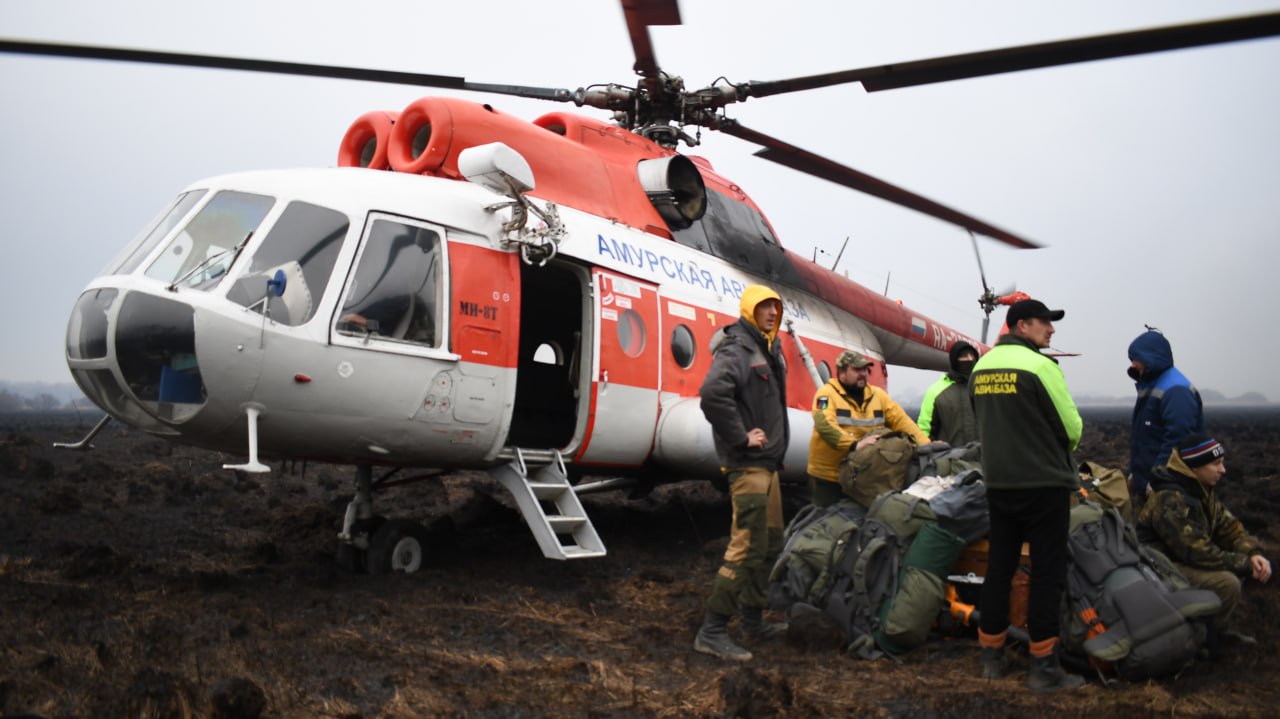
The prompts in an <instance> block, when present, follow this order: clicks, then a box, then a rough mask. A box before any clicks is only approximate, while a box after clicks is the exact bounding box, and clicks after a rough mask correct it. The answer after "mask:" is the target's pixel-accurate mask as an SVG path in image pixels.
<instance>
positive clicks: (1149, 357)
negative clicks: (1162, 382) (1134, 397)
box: [1129, 330, 1173, 381]
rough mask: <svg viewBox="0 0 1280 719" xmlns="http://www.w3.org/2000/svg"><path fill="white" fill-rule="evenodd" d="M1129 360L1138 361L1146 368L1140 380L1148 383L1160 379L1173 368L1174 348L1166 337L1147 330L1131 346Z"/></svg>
mask: <svg viewBox="0 0 1280 719" xmlns="http://www.w3.org/2000/svg"><path fill="white" fill-rule="evenodd" d="M1129 359H1130V360H1138V361H1139V362H1141V363H1142V366H1143V367H1145V368H1146V369H1145V371H1143V373H1142V377H1141V378H1140V379H1139V381H1146V380H1150V379H1154V378H1156V377H1159V376H1160V373H1162V372H1164V371H1165V370H1167V369H1169V368H1170V367H1172V366H1173V348H1172V347H1170V346H1169V340H1167V339H1165V336H1164V335H1162V334H1160V333H1159V332H1157V331H1155V330H1147V331H1146V332H1143V333H1142V334H1140V335H1138V337H1137V339H1135V340H1134V341H1133V342H1131V343H1130V344H1129Z"/></svg>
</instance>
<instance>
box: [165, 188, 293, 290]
mask: <svg viewBox="0 0 1280 719" xmlns="http://www.w3.org/2000/svg"><path fill="white" fill-rule="evenodd" d="M274 204H275V198H272V197H267V196H265V195H251V194H249V193H247V192H235V191H232V190H224V191H222V192H219V193H218V194H216V195H214V196H213V199H212V200H209V203H208V204H206V205H205V206H204V207H203V208H201V210H200V212H198V213H196V216H195V217H193V218H192V219H191V222H189V223H187V226H186V227H184V228H183V229H182V231H181V232H179V233H178V234H177V235H176V236H174V238H173V239H172V240H171V241H170V242H169V245H168V247H165V249H164V252H161V253H160V256H159V257H157V258H156V259H155V260H154V261H153V262H152V263H151V266H150V267H148V268H147V277H152V278H155V279H157V280H161V281H164V282H171V283H173V284H174V285H179V286H183V287H194V288H196V289H200V290H206V291H207V290H211V289H213V288H214V287H217V286H218V283H219V282H221V281H222V278H223V276H225V275H226V273H227V270H228V269H230V268H231V264H232V263H233V262H235V260H236V257H238V256H239V254H240V250H241V249H243V248H244V245H245V243H246V242H248V240H249V237H250V236H251V235H252V234H253V232H254V230H256V229H258V225H259V224H260V223H261V222H262V218H263V217H266V215H267V212H268V211H270V210H271V206H272V205H274Z"/></svg>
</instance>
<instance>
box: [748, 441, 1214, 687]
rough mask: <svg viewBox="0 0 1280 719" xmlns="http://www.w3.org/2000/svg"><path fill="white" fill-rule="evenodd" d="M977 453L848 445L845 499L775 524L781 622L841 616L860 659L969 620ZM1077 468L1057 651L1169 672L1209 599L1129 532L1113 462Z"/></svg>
mask: <svg viewBox="0 0 1280 719" xmlns="http://www.w3.org/2000/svg"><path fill="white" fill-rule="evenodd" d="M980 459H981V447H980V446H979V444H978V443H976V442H975V443H971V444H968V445H964V446H961V447H949V446H947V445H946V444H944V443H933V444H928V445H923V446H916V444H915V443H914V441H913V440H912V439H911V438H910V437H909V436H907V435H906V434H903V433H899V432H886V433H884V434H883V436H881V437H880V439H879V441H877V442H875V443H874V444H869V445H867V446H865V447H862V448H860V449H858V450H856V451H855V452H852V453H850V454H849V455H848V456H847V457H846V459H845V460H844V461H843V463H842V465H841V468H840V477H839V483H840V488H841V491H842V493H843V495H844V496H843V498H842V499H841V500H840V501H838V502H835V503H834V504H832V505H830V506H828V507H816V506H809V507H806V508H805V509H804V510H802V511H801V512H800V513H799V514H798V515H797V516H796V517H795V518H794V519H793V520H792V521H791V523H790V524H789V525H788V526H787V528H786V531H785V533H784V546H783V550H782V553H781V555H780V556H779V558H778V560H777V562H776V563H775V565H774V567H773V570H772V573H771V574H770V583H769V605H770V608H771V609H774V610H779V611H783V612H785V613H786V615H787V617H788V619H789V620H791V622H792V623H793V624H794V623H796V622H797V620H799V621H806V620H807V619H809V618H812V617H814V616H817V615H821V616H822V617H824V618H825V619H824V621H826V622H828V623H833V624H835V625H837V626H838V627H839V628H840V631H841V632H842V633H843V634H842V637H843V644H844V646H845V648H846V649H847V651H848V652H849V653H851V654H854V655H856V656H859V657H863V658H878V657H882V656H889V657H897V656H900V655H902V654H905V653H907V652H909V651H911V650H912V649H915V648H917V647H919V646H921V645H922V644H924V643H925V642H926V641H927V640H928V638H929V636H930V634H931V633H932V632H937V631H958V632H966V631H968V632H972V631H973V630H972V629H970V628H973V627H976V626H977V625H978V620H979V616H978V612H977V610H976V609H974V608H973V605H976V604H977V597H976V593H975V592H974V590H975V588H977V587H980V586H981V582H982V577H981V568H982V567H983V566H985V554H986V541H985V539H984V537H985V536H986V534H987V531H988V529H989V520H988V517H987V503H986V489H985V486H984V484H983V482H982V469H981V461H980ZM1079 469H1080V477H1081V487H1082V489H1081V492H1080V497H1079V501H1078V502H1076V506H1074V507H1073V509H1072V510H1071V523H1070V539H1069V553H1070V564H1069V568H1068V581H1067V591H1066V596H1065V601H1064V602H1063V610H1062V611H1063V616H1062V634H1063V636H1062V648H1063V651H1064V659H1066V660H1067V661H1070V662H1072V663H1074V664H1075V665H1076V666H1077V667H1079V668H1085V667H1091V668H1092V669H1093V670H1094V671H1096V672H1097V673H1098V675H1099V676H1100V677H1103V678H1104V679H1106V677H1107V676H1115V677H1120V678H1123V679H1129V680H1134V679H1143V678H1148V677H1155V676H1164V675H1169V674H1173V673H1176V672H1178V671H1180V670H1182V669H1183V668H1185V667H1186V666H1188V665H1189V664H1190V663H1191V662H1192V661H1194V660H1195V658H1196V656H1197V653H1199V652H1200V651H1201V650H1202V648H1203V647H1204V646H1205V642H1206V625H1207V622H1208V619H1209V617H1211V616H1212V615H1214V614H1215V613H1217V612H1218V610H1219V608H1220V602H1219V600H1218V597H1217V596H1216V595H1215V594H1214V593H1213V592H1210V591H1207V590H1200V589H1195V588H1192V587H1191V585H1190V583H1189V582H1188V581H1187V580H1186V578H1185V577H1183V576H1182V575H1181V574H1180V573H1179V571H1178V570H1177V569H1176V568H1175V567H1174V566H1173V564H1172V563H1171V562H1169V560H1168V559H1166V558H1165V557H1164V556H1163V555H1161V554H1160V553H1159V552H1155V551H1152V550H1151V549H1149V548H1147V547H1145V546H1143V545H1142V544H1141V543H1140V542H1139V541H1138V539H1137V536H1136V535H1135V533H1134V531H1133V529H1132V527H1131V526H1130V525H1129V523H1128V522H1127V521H1126V520H1127V519H1128V517H1127V516H1126V514H1127V513H1128V512H1129V509H1130V508H1129V505H1128V492H1127V491H1126V489H1125V486H1124V482H1125V477H1124V475H1123V473H1122V472H1120V471H1118V470H1110V469H1106V468H1104V467H1100V466H1098V465H1096V464H1094V463H1091V462H1086V463H1084V464H1082V465H1081V466H1080V468H1079ZM1024 562H1027V563H1029V560H1028V559H1027V558H1026V557H1025V556H1024ZM1025 590H1026V587H1025V585H1024V586H1022V587H1021V598H1020V599H1019V597H1018V596H1017V595H1018V594H1019V587H1018V586H1017V584H1016V583H1015V587H1014V594H1013V596H1012V597H1011V603H1012V604H1013V605H1014V607H1015V610H1016V608H1017V606H1018V605H1019V604H1021V605H1022V606H1023V607H1024V608H1025V603H1026V594H1025ZM1017 616H1018V612H1017V611H1013V612H1011V617H1017ZM1022 617H1023V619H1021V620H1019V619H1017V618H1013V619H1012V621H1013V626H1012V627H1011V629H1012V630H1013V631H1012V633H1011V635H1012V636H1014V637H1017V636H1019V630H1020V629H1023V630H1025V626H1023V627H1019V626H1018V623H1019V621H1025V609H1024V611H1023V612H1022ZM1021 636H1022V637H1023V638H1024V641H1025V633H1023V634H1022V635H1021Z"/></svg>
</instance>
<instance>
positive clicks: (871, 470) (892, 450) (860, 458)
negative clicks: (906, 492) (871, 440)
mask: <svg viewBox="0 0 1280 719" xmlns="http://www.w3.org/2000/svg"><path fill="white" fill-rule="evenodd" d="M878 433H879V432H878ZM915 446H916V444H915V440H913V439H912V438H911V437H910V436H909V435H907V434H904V433H902V432H883V433H881V434H880V440H879V441H877V442H876V443H875V444H869V445H867V446H865V447H862V448H861V449H857V450H854V451H853V452H850V453H849V454H848V455H846V456H845V458H844V461H842V462H841V463H840V474H839V481H840V489H841V490H843V491H844V494H845V496H846V497H848V498H850V499H852V500H853V501H855V502H857V503H858V504H860V505H862V506H864V507H868V508H870V507H871V503H872V502H874V501H875V499H876V497H878V496H880V495H881V494H884V493H885V492H894V491H897V490H900V489H902V488H903V487H905V486H907V484H908V482H907V479H908V475H909V473H910V471H911V464H912V459H913V458H914V453H915Z"/></svg>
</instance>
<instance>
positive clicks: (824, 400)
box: [818, 397, 831, 409]
mask: <svg viewBox="0 0 1280 719" xmlns="http://www.w3.org/2000/svg"><path fill="white" fill-rule="evenodd" d="M828 404H831V398H830V397H819V398H818V409H826V408H827V405H828Z"/></svg>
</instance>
